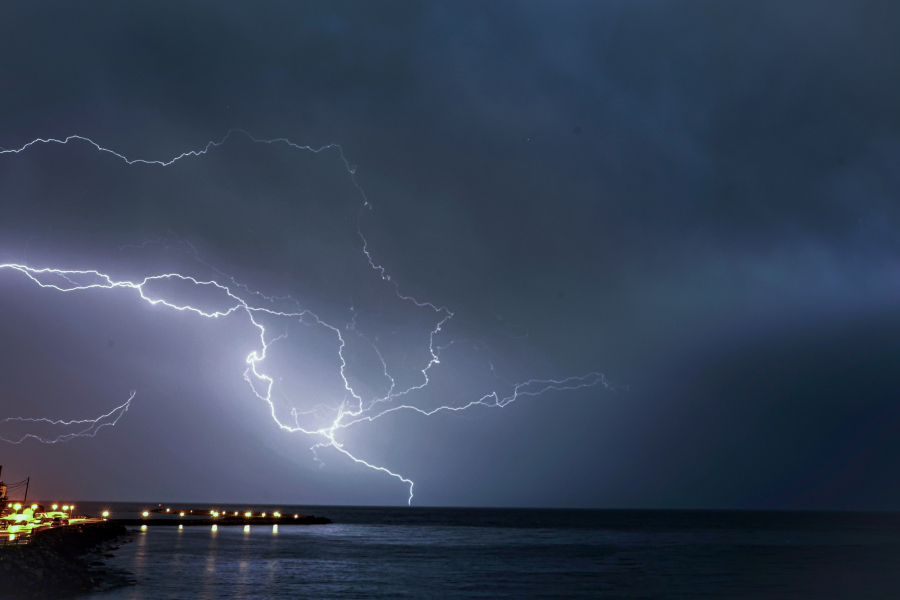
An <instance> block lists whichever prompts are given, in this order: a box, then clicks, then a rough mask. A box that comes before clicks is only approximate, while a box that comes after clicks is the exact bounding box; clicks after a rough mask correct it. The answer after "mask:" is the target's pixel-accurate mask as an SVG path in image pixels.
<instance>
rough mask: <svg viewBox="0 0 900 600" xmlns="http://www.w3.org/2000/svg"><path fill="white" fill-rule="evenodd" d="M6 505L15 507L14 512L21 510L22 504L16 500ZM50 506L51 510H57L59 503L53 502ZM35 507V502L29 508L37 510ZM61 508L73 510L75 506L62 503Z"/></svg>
mask: <svg viewBox="0 0 900 600" xmlns="http://www.w3.org/2000/svg"><path fill="white" fill-rule="evenodd" d="M7 506H12V507H13V508H14V509H16V512H19V511H20V510H22V504H21V503H19V502H16V503H15V504H12V503H9V504H7ZM51 508H53V510H58V509H59V504H54V505H53V506H52V507H51ZM37 509H38V505H37V504H32V505H31V510H37ZM62 509H63V512H69V511H70V510H75V507H74V506H69V505H68V504H65V505H63V507H62Z"/></svg>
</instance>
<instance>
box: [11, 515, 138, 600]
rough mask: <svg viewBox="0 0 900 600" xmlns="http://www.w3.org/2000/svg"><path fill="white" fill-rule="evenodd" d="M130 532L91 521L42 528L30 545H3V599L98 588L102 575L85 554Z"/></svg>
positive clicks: (54, 594) (49, 595)
mask: <svg viewBox="0 0 900 600" xmlns="http://www.w3.org/2000/svg"><path fill="white" fill-rule="evenodd" d="M127 533H128V530H127V529H126V528H125V526H124V525H121V524H119V523H113V522H102V523H87V524H81V525H70V526H67V527H58V528H53V529H47V530H43V531H39V532H37V533H35V534H34V537H33V539H32V541H31V543H30V544H27V545H23V546H0V598H38V599H44V598H46V599H49V598H61V597H65V596H72V595H75V594H81V593H85V592H89V591H91V590H93V589H95V588H96V587H97V586H98V584H99V583H101V582H100V578H99V577H97V574H96V572H92V571H91V570H90V566H89V565H88V563H87V562H86V561H85V560H84V559H83V557H84V555H85V554H87V553H88V552H90V551H91V550H92V549H94V548H95V547H96V546H98V545H99V544H102V543H103V542H107V541H110V540H112V539H115V538H117V537H119V536H122V535H126V534H127Z"/></svg>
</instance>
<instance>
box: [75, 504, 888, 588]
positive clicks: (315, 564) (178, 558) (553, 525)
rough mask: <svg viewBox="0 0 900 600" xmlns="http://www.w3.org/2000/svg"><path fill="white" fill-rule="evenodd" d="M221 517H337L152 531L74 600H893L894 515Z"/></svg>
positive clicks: (122, 509) (320, 512) (133, 508)
mask: <svg viewBox="0 0 900 600" xmlns="http://www.w3.org/2000/svg"><path fill="white" fill-rule="evenodd" d="M152 506H153V505H139V504H131V505H121V504H119V505H102V506H101V505H99V504H94V503H82V504H81V505H79V512H81V511H99V510H100V509H101V508H109V509H111V510H112V512H113V516H121V517H126V516H127V517H135V516H137V514H138V512H139V511H140V510H143V509H144V508H151V507H152ZM217 508H224V507H217ZM230 508H232V510H246V509H249V508H254V509H256V510H266V508H268V509H269V510H276V509H281V510H282V512H283V513H285V514H288V513H290V514H293V513H295V512H299V513H301V514H314V515H317V516H325V517H328V518H330V519H332V520H333V521H334V524H333V525H318V526H293V525H281V526H279V528H278V531H277V532H273V531H272V527H271V526H268V527H264V526H258V527H252V528H251V531H250V532H249V533H246V532H244V531H243V529H242V528H241V527H219V530H218V531H215V532H214V531H211V530H210V529H209V528H207V527H186V528H185V529H183V530H180V531H179V530H178V529H177V528H174V527H150V528H148V531H147V532H145V533H137V534H135V535H134V542H132V543H128V544H123V545H122V546H121V548H120V549H119V550H116V551H115V552H114V555H115V557H114V558H110V559H107V562H108V564H109V566H110V567H114V568H120V569H126V570H128V571H130V572H131V573H132V574H133V575H134V578H135V579H136V580H137V582H138V583H137V585H136V586H133V587H128V588H122V589H119V590H115V591H111V592H106V593H102V594H93V595H89V596H86V597H89V598H98V599H100V598H103V599H106V600H113V599H120V598H121V599H124V598H129V599H131V598H134V599H167V600H168V599H173V598H276V599H279V598H285V599H286V598H316V599H327V598H342V599H343V598H767V599H769V598H775V599H777V598H810V599H817V600H819V599H828V598H890V599H897V598H900V514H896V513H892V514H884V513H798V512H730V511H728V512H722V511H596V510H584V511H582V510H519V509H516V510H502V509H501V510H484V509H430V508H411V509H408V508H346V507H321V506H320V507H286V506H281V507H275V506H271V507H259V506H257V507H249V506H248V507H245V506H240V507H230Z"/></svg>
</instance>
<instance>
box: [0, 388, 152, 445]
mask: <svg viewBox="0 0 900 600" xmlns="http://www.w3.org/2000/svg"><path fill="white" fill-rule="evenodd" d="M135 394H136V392H131V396H130V397H129V398H128V400H126V401H125V404H122V405H121V406H117V407H115V408H114V409H112V410H111V411H109V412H108V413H106V414H105V415H101V416H99V417H97V418H96V419H84V420H81V421H53V420H51V419H31V418H26V417H8V418H6V419H3V420H0V425H2V424H4V423H45V424H47V425H53V426H56V427H72V426H76V428H78V431H70V432H68V433H61V434H59V435H57V436H56V437H55V438H49V437H43V436H40V435H35V434H33V433H24V434H21V435H20V436H19V439H10V438H7V437H4V436H2V435H0V440H3V441H4V442H9V443H11V444H21V443H22V442H24V441H25V440H27V439H33V440H37V441H39V442H43V443H45V444H55V443H57V442H68V441H69V440H72V439H74V438H77V437H94V436H95V435H97V432H98V431H100V430H101V429H102V428H104V427H107V426H110V427H111V426H113V425H115V424H116V423H118V422H119V419H121V418H122V415H124V414H125V413H126V412H127V411H128V408H129V407H130V406H131V401H132V400H134V396H135Z"/></svg>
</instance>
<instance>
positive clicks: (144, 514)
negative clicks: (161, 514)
mask: <svg viewBox="0 0 900 600" xmlns="http://www.w3.org/2000/svg"><path fill="white" fill-rule="evenodd" d="M141 516H142V517H144V518H147V517H149V516H150V513H149V512H147V511H146V510H145V511H144V512H142V513H141Z"/></svg>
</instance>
